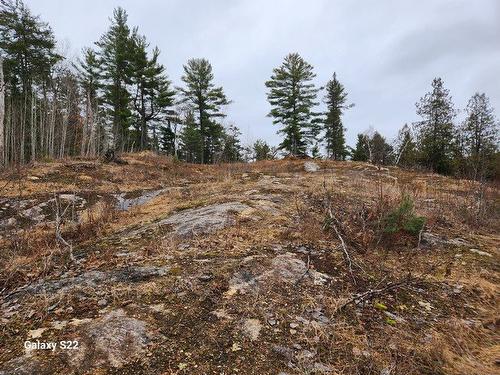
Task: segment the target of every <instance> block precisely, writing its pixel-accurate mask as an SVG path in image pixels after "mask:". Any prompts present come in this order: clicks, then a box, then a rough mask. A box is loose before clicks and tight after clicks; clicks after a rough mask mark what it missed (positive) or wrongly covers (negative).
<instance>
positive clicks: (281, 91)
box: [266, 53, 319, 156]
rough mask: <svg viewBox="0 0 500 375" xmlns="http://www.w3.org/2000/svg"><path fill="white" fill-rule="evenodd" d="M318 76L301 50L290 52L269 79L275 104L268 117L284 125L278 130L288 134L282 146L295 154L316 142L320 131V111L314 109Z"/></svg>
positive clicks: (271, 99)
mask: <svg viewBox="0 0 500 375" xmlns="http://www.w3.org/2000/svg"><path fill="white" fill-rule="evenodd" d="M315 76H316V75H315V74H314V72H313V67H312V65H310V64H309V63H307V62H306V61H305V60H304V59H303V58H302V57H300V55H299V54H298V53H291V54H289V55H288V56H286V57H285V60H284V62H283V64H282V65H281V66H279V67H278V68H275V69H274V70H273V74H272V76H271V79H270V80H269V81H267V82H266V87H267V88H268V89H269V91H268V93H267V100H268V101H269V104H271V107H272V109H271V111H270V112H269V115H268V116H270V117H272V118H273V124H280V125H281V127H282V128H281V129H280V130H279V133H281V134H284V136H285V138H284V139H283V142H281V144H280V145H279V148H280V149H282V150H285V151H287V152H288V153H289V154H291V155H293V156H301V155H305V154H306V152H307V145H308V143H313V142H314V140H315V138H316V137H317V135H318V132H319V131H318V130H319V128H318V118H317V116H316V115H317V114H315V113H314V112H313V111H312V109H313V107H314V106H315V105H317V104H318V103H317V102H316V96H317V93H318V89H317V88H316V87H315V85H314V83H312V80H313V79H314V77H315Z"/></svg>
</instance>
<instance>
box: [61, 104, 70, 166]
mask: <svg viewBox="0 0 500 375" xmlns="http://www.w3.org/2000/svg"><path fill="white" fill-rule="evenodd" d="M70 109H71V105H70V102H69V100H68V107H67V108H66V113H65V114H64V116H63V123H62V129H61V131H62V135H61V144H60V148H59V158H60V159H62V158H63V157H64V151H65V150H64V147H65V146H66V133H67V130H68V125H69V112H70Z"/></svg>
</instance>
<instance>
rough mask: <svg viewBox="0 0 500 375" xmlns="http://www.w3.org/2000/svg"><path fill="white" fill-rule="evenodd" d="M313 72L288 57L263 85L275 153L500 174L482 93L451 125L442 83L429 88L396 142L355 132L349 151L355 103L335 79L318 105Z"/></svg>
mask: <svg viewBox="0 0 500 375" xmlns="http://www.w3.org/2000/svg"><path fill="white" fill-rule="evenodd" d="M314 77H315V74H314V71H313V67H312V66H311V65H310V64H309V63H307V62H306V61H304V59H302V58H301V57H300V56H299V55H298V54H295V53H294V54H290V55H288V56H287V57H286V58H285V60H284V62H283V64H282V65H281V66H279V67H278V68H276V69H274V74H273V75H272V77H271V79H270V80H269V81H268V82H266V86H267V87H268V89H269V91H268V94H267V97H268V101H269V103H270V104H271V107H272V109H271V111H270V113H269V116H270V117H272V118H273V122H274V123H275V124H279V125H280V126H281V129H280V133H282V134H283V135H284V139H283V142H282V143H281V144H280V145H279V149H281V150H285V151H286V152H287V153H288V154H290V155H294V156H305V155H310V156H313V157H318V156H319V150H320V149H324V150H325V152H326V157H327V158H330V159H334V160H345V159H346V158H348V157H349V158H350V159H352V160H357V161H369V162H371V163H375V164H382V165H399V166H404V167H409V168H422V169H426V170H431V171H434V172H437V173H442V174H454V175H457V176H464V177H467V178H473V179H482V178H491V177H495V176H498V173H499V172H500V171H499V170H498V168H499V167H498V165H499V163H500V158H499V154H498V140H499V139H498V135H499V133H498V130H499V123H498V120H497V119H496V117H495V114H494V109H493V107H492V106H491V104H490V101H489V98H488V97H487V96H486V94H484V93H483V94H480V93H476V94H474V95H473V96H472V97H471V98H470V100H469V102H468V105H467V108H465V110H464V111H465V115H466V116H465V120H464V121H463V122H461V123H459V122H457V121H456V117H457V112H458V111H457V110H456V109H455V107H454V104H453V101H452V98H451V96H450V93H449V90H447V89H446V88H445V87H444V83H443V81H442V79H441V78H436V79H434V80H433V82H432V90H431V91H430V92H429V93H427V94H425V95H424V96H423V97H422V98H421V99H420V101H419V102H418V103H417V104H416V111H417V114H418V115H419V116H420V117H421V121H418V122H416V123H414V124H411V126H409V125H407V124H405V125H404V126H403V127H402V128H401V129H400V131H399V134H398V137H397V138H396V140H394V141H393V142H390V143H389V142H388V141H387V140H386V138H384V137H383V136H382V135H381V134H380V133H379V132H377V131H375V130H374V129H373V128H370V129H369V130H367V131H366V132H364V133H362V134H358V138H357V143H356V145H355V147H354V148H351V147H349V146H347V145H346V142H345V137H344V133H345V131H346V129H345V127H344V125H343V123H342V115H343V113H344V111H345V110H346V109H349V108H351V107H352V106H353V104H347V92H346V90H345V88H344V86H343V85H342V84H341V83H340V82H339V81H338V79H337V76H336V74H335V73H333V77H332V79H331V80H330V81H328V82H327V83H326V85H325V87H324V91H325V94H324V97H323V105H322V106H321V105H319V101H318V100H317V99H318V93H319V92H320V91H321V90H322V89H323V88H318V87H316V86H315V85H314V83H313V79H314Z"/></svg>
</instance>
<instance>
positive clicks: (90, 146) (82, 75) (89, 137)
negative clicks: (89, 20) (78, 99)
mask: <svg viewBox="0 0 500 375" xmlns="http://www.w3.org/2000/svg"><path fill="white" fill-rule="evenodd" d="M76 69H77V71H78V80H79V82H80V85H81V87H82V89H83V94H84V96H85V99H84V100H85V124H84V129H83V135H82V146H81V154H82V155H85V156H95V155H96V153H97V152H98V151H99V144H100V141H99V133H102V131H99V130H101V129H98V126H99V124H98V123H97V122H96V118H98V111H99V89H100V68H99V60H98V58H97V55H96V53H95V51H94V50H92V49H90V48H86V49H84V50H83V60H79V63H78V65H77V66H76Z"/></svg>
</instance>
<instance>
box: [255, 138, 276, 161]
mask: <svg viewBox="0 0 500 375" xmlns="http://www.w3.org/2000/svg"><path fill="white" fill-rule="evenodd" d="M252 153H253V159H255V160H256V161H259V160H267V159H273V151H272V150H271V147H269V145H268V144H267V142H266V141H264V140H262V139H257V140H256V141H255V143H254V144H253V145H252Z"/></svg>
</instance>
